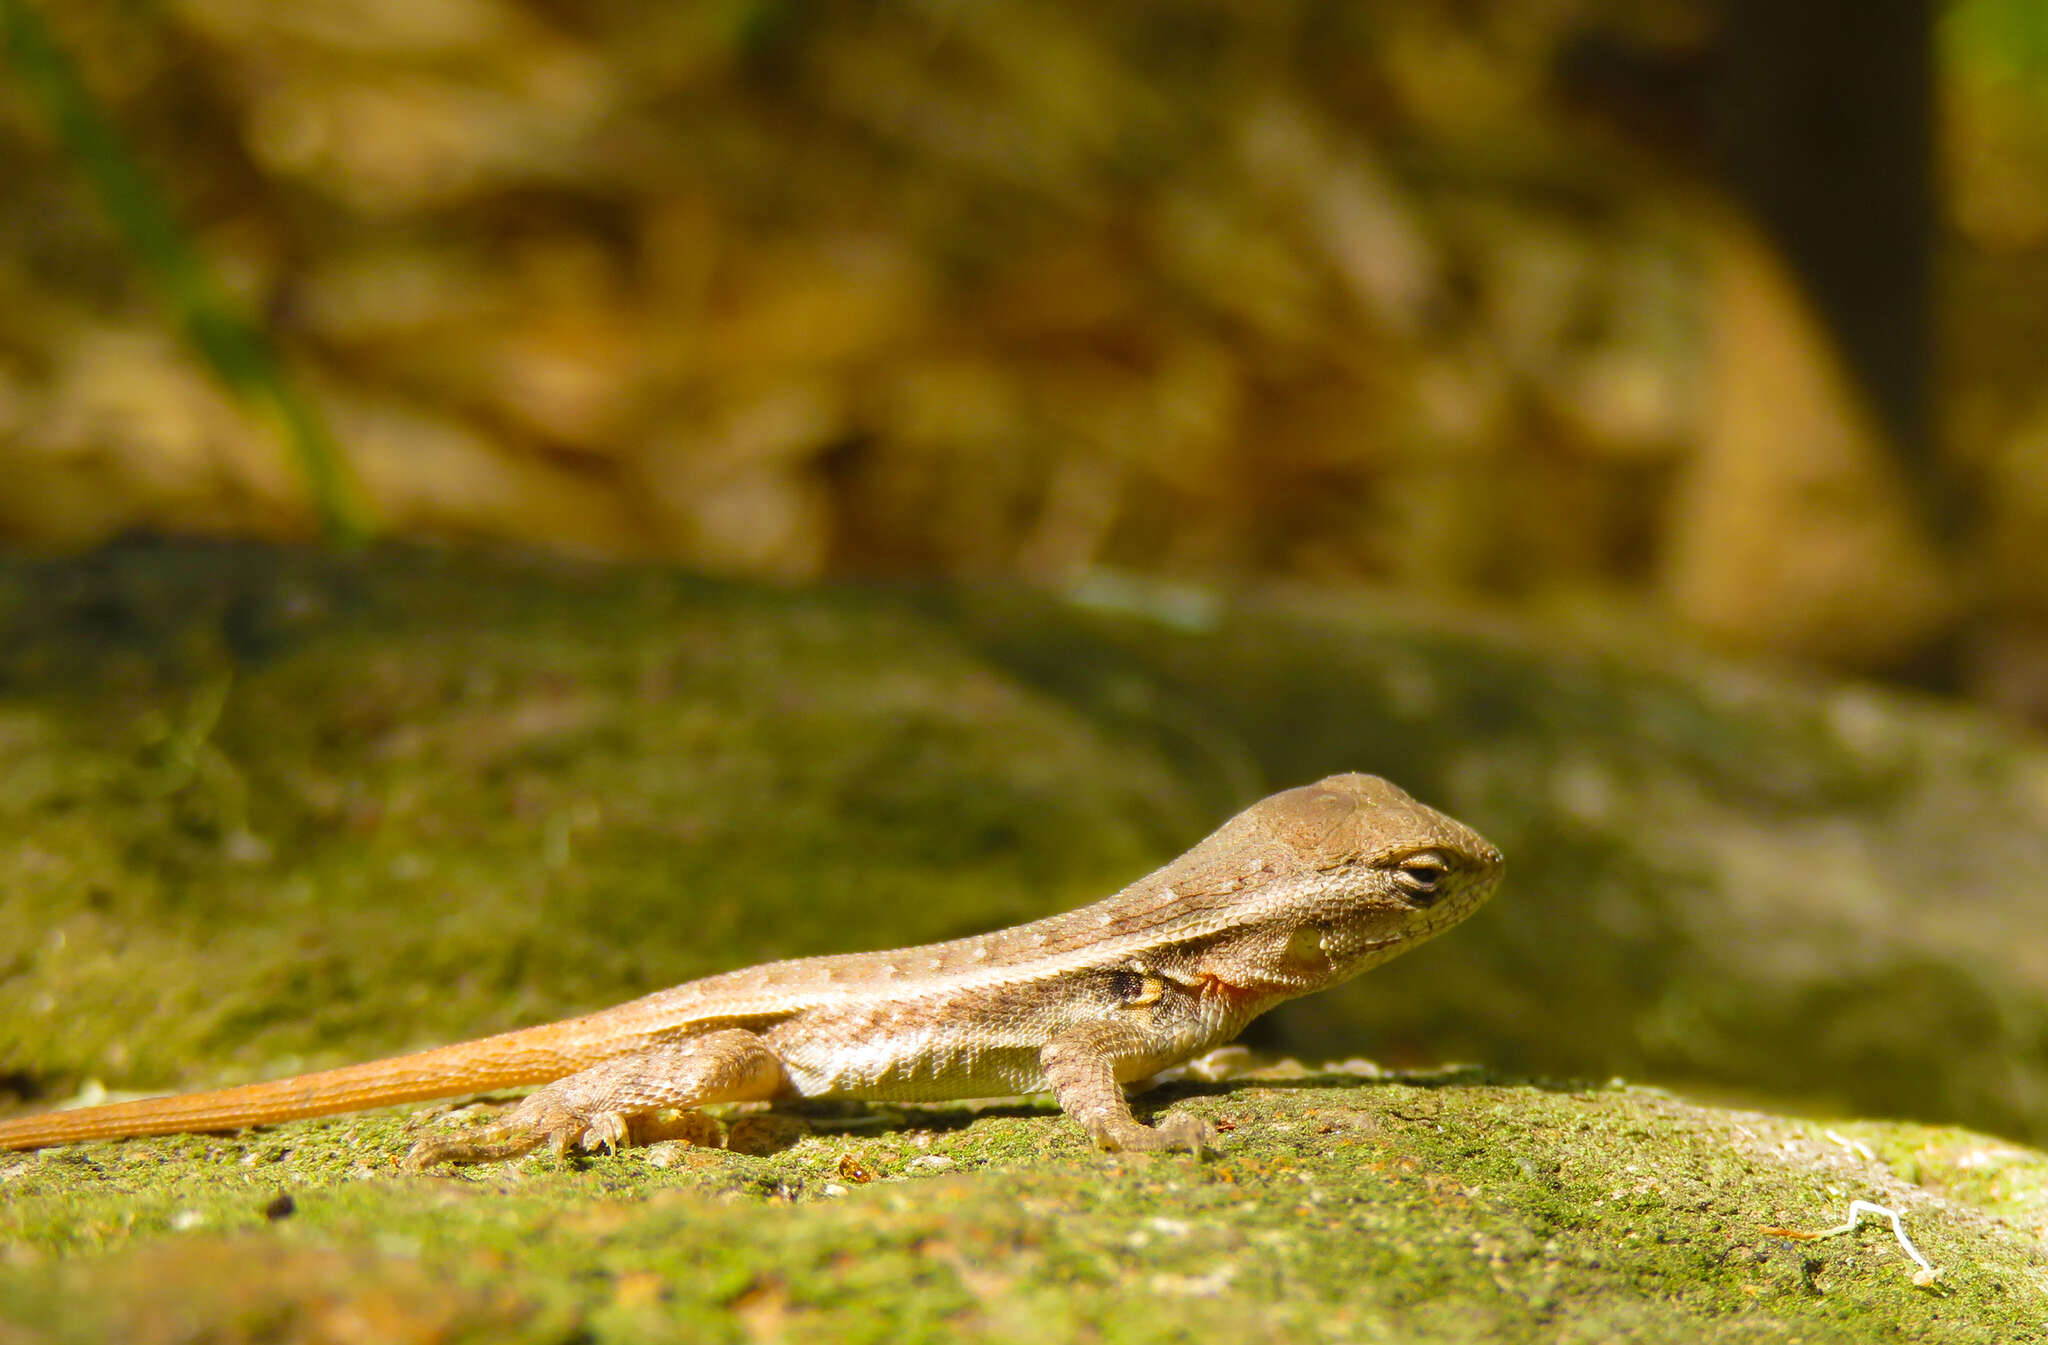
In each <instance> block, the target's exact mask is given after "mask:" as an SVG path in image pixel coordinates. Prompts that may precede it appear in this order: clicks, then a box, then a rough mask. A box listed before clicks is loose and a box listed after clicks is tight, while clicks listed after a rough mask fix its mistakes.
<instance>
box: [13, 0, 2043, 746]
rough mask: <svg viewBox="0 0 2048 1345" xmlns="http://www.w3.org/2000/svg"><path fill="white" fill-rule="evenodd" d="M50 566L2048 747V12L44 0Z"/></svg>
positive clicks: (33, 288)
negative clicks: (1015, 605)
mask: <svg viewBox="0 0 2048 1345" xmlns="http://www.w3.org/2000/svg"><path fill="white" fill-rule="evenodd" d="M0 14H4V15H5V19H6V30H7V52H8V62H9V64H8V70H9V72H10V76H11V77H10V78H8V79H5V80H0V155H4V156H5V162H6V163H7V164H8V171H7V172H6V173H5V174H4V175H0V211H4V212H5V218H6V219H7V220H8V221H9V222H10V227H9V228H8V229H6V230H5V231H4V232H0V473H4V477H0V479H4V482H5V484H4V487H0V544H4V545H6V546H8V547H11V548H14V549H17V550H32V551H65V550H72V549H78V548H84V547H89V546H92V545H93V544H95V543H98V542H101V541H103V540H105V539H108V538H110V537H113V536H115V535H118V534H122V533H126V532H131V531H137V530H141V531H149V532H156V533H168V534H188V535H189V534H213V535H236V536H255V537H264V538H284V539H290V538H312V537H315V536H318V535H320V533H321V531H322V529H323V527H324V528H326V529H327V530H328V531H329V532H330V533H332V534H341V535H346V534H350V533H363V532H370V531H381V532H386V533H390V534H396V535H404V536H414V537H419V536H430V537H441V538H451V539H471V540H481V539H500V540H505V541H510V542H515V543H518V544H522V545H526V546H532V547H538V548H543V549H551V550H559V551H563V552H569V553H575V554H578V555H584V556H595V557H613V558H621V559H646V560H658V561H665V562H676V563H680V564H682V565H685V566H688V567H693V568H697V569H701V570H705V571H709V572H714V573H723V574H730V575H740V576H750V577H763V578H769V579H774V580H787V581H803V580H811V579H817V578H821V577H830V576H878V575H881V576H889V575H903V574H920V575H921V574H933V573H937V574H946V575H975V576H981V575H1021V576H1027V577H1031V578H1036V579H1048V580H1053V581H1064V580H1068V579H1071V578H1074V577H1077V576H1080V575H1084V574H1087V573H1089V572H1091V571H1097V570H1101V569H1104V568H1113V569H1118V570H1126V571H1136V572H1141V573H1149V574H1156V575H1161V576H1168V577H1174V578H1182V579H1194V580H1235V579H1238V578H1243V577H1251V576H1284V577H1291V578H1300V579H1304V580H1315V581H1329V580H1340V581H1369V582H1373V583H1377V584H1382V585H1387V586H1391V587H1395V588H1401V589H1407V590H1412V591H1415V592H1418V593H1420V594H1422V595H1425V596H1428V597H1434V596H1437V595H1445V596H1450V597H1456V598H1459V599H1479V600H1483V601H1488V602H1494V603H1502V604H1512V605H1515V606H1519V607H1521V608H1523V609H1525V610H1527V611H1529V612H1531V613H1533V614H1535V615H1537V616H1538V617H1540V618H1545V619H1556V620H1559V621H1569V622H1585V621H1595V622H1599V621H1606V620H1610V619H1616V618H1618V617H1626V618H1627V619H1629V620H1632V621H1648V622H1650V623H1652V625H1653V627H1654V626H1657V625H1663V626H1668V627H1669V628H1671V629H1672V630H1674V631H1679V632H1685V633H1689V634H1691V635H1694V636H1700V637H1704V638H1706V639H1708V640H1710V641H1713V642H1716V643H1718V644H1720V645H1722V646H1724V647H1729V648H1734V649H1740V650H1748V651H1762V652H1767V653H1774V654H1778V655H1783V656H1787V657H1790V658H1794V659H1799V660H1805V661H1812V662H1818V663H1822V664H1826V665H1831V666H1835V667H1839V668H1846V669H1852V670H1858V671H1865V672H1877V673H1882V674H1887V675H1892V676H1896V677H1900V678H1904V679H1908V680H1911V681H1913V682H1916V683H1918V684H1921V685H1927V686H1932V687H1936V688H1939V689H1942V690H1945V691H1951V692H1958V693H1961V694H1965V695H1968V696H1971V697H1975V698H1978V699H1981V700H1984V701H1987V702H1991V703H1993V704H1996V705H1999V706H2002V707H2005V708H2007V709H2011V710H2016V711H2019V712H2022V713H2025V714H2029V715H2033V716H2035V717H2043V716H2048V362H2044V360H2043V358H2042V352H2043V350H2044V349H2048V302H2044V301H2048V10H2044V9H2043V8H2042V7H2041V6H2039V5H2038V4H2035V3H2034V2H2033V0H1950V2H1949V3H1934V2H1933V0H1874V2H1871V3H1865V2H1861V0H1816V2H1815V3H1810V4H1802V5H1797V6H1782V5H1774V4H1770V3H1767V0H1724V3H1719V4H1711V3H1704V0H1700V2H1688V0H1634V2H1631V3H1620V2H1618V0H1617V2H1616V3H1601V2H1600V0H1538V2H1537V3H1528V2H1527V0H1512V2H1510V0H1401V2H1400V3H1390V4H1377V5H1358V4H1346V3H1337V2H1336V0H1269V2H1268V3H1264V4H1261V5H1257V6H1244V5H1236V4H1224V3H1202V2H1201V0H1175V2H1174V3H1165V4H1153V3H1132V4H1123V5H1115V6H1099V5H1082V4H1040V3H1034V4H1019V3H994V2H990V3H981V4H975V5H963V4H954V3H943V2H941V0H927V2H925V3H917V2H915V0H890V2H888V3H870V4H858V5H855V4H816V5H808V4H795V3H788V2H787V0H708V2H706V3H696V4H688V5H675V4H668V3H659V2H657V0H603V2H601V3H594V4H586V5H572V4H565V3H559V0H347V2H346V3H341V2H339V0H295V2H294V3H291V4H285V5H279V4H274V3H268V2H267V0H161V2H148V0H146V2H144V3H135V2H133V0H129V2H126V3H114V2H113V0H66V3H65V4H63V5H61V6H59V5H54V4H48V3H43V2H42V0H0Z"/></svg>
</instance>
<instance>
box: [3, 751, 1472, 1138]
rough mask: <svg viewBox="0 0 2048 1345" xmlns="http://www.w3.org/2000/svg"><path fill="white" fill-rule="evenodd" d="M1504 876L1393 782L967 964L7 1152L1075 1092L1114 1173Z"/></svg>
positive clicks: (194, 1101) (999, 945)
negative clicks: (1139, 1113) (1287, 1007)
mask: <svg viewBox="0 0 2048 1345" xmlns="http://www.w3.org/2000/svg"><path fill="white" fill-rule="evenodd" d="M1500 875H1501V858H1500V852H1499V851H1498V850H1496V849H1494V848H1493V846H1491V845H1489V844H1488V843H1487V842H1486V841H1485V840H1484V839H1482V838H1481V837H1480V836H1479V835H1478V834H1477V833H1475V832H1473V831H1472V830H1471V829H1470V828H1468V827H1466V826H1464V825H1463V824H1461V823H1459V822H1457V821H1454V820H1453V819H1451V818H1449V817H1446V816H1444V815H1443V814H1442V813H1439V812H1436V811H1435V810H1433V809H1431V808H1428V807H1425V806H1424V805H1422V804H1420V803H1417V802H1416V801H1415V800H1414V799H1412V798H1410V797H1408V795H1406V794H1404V793H1402V792H1401V791H1400V790H1399V789H1397V788H1395V787H1394V786H1393V785H1391V784H1388V783H1387V782H1386V781H1384V780H1381V779H1377V778H1375V777H1373V776H1369V775H1335V776H1331V777H1330V778H1329V779H1327V780H1323V781H1321V782H1319V783H1317V784H1313V785H1306V786H1303V787H1301V788H1299V789H1290V790H1287V791H1285V792H1284V793H1280V794H1275V795H1273V796H1272V797H1270V798H1267V799H1264V800H1262V801H1260V802H1259V803H1256V804H1253V805H1252V806H1251V807H1250V808H1247V809H1246V810H1245V811H1244V812H1242V813H1239V814H1238V815H1237V816H1236V817H1234V818H1232V819H1230V821H1228V822H1226V823H1224V824H1223V826H1222V827H1220V828H1219V829H1218V830H1217V831H1216V832H1215V833H1214V834H1213V835H1211V836H1209V837H1208V838H1207V839H1206V840H1204V841H1202V842H1201V843H1200V844H1199V845H1197V846H1195V848H1194V849H1192V850H1190V851H1188V852H1187V853H1186V854H1184V855H1182V856H1181V857H1180V858H1179V859H1176V860H1174V861H1173V862H1172V863H1170V864H1168V865H1167V866H1166V867H1164V868H1162V869H1160V870H1158V871H1157V872H1155V873H1152V874H1150V875H1148V876H1146V877H1144V878H1141V879H1139V880H1138V881H1137V882H1135V883H1133V884H1131V885H1130V886H1129V887H1127V888H1125V889H1124V890H1123V891H1121V892H1118V893H1117V894H1116V895H1115V896H1112V897H1109V898H1106V899H1105V900H1102V901H1099V902H1096V903H1095V904H1093V905H1091V906H1084V907H1082V908H1081V909H1079V910H1076V911H1069V912H1067V913H1065V914H1064V915H1055V916H1052V917H1050V918H1048V919H1044V920H1037V921H1033V922H1032V923H1030V924H1027V925H1018V926H1017V927H1015V928H1013V929H1004V930H997V931H995V932H994V933H990V934H981V935H977V936H975V937H973V938H967V939H956V940H953V941H952V942H950V943H935V944H927V945H925V946H923V947H918V948H904V949H897V950H894V951H891V952H880V953H851V954H843V955H840V956H834V957H807V958H798V959H795V960H793V961H788V962H770V963H766V964H764V965H762V966H758V967H748V968H745V969H744V970H741V971H734V972H727V973H726V974H724V975H722V976H711V977H706V978H705V979H703V980H701V981H691V982H688V983H687V984H684V985H679V986H676V987H675V988H673V989H670V990H663V991H660V992H658V993H656V994H652V995H648V996H646V997H644V998H641V999H636V1000H633V1001H632V1002H630V1003H627V1004H621V1005H619V1006H618V1007H617V1008H613V1009H606V1010H604V1011H602V1012H600V1013H594V1014H589V1015H587V1016H585V1017H582V1018H570V1019H565V1020H563V1021H562V1022H558V1023H548V1024H545V1025H542V1026H538V1027H530V1028H522V1029H520V1030H518V1031H514V1032H506V1033H501V1034H499V1035H497V1036H493V1037H482V1038H479V1039H477V1040H475V1041H467V1042H460V1043H457V1044H455V1045H452V1046H443V1047H439V1048H436V1049H434V1050H430V1051H421V1052H417V1053H415V1054H412V1055H403V1056H396V1057H393V1058H391V1059H388V1060H377V1061H372V1062H370V1063H368V1064H362V1065H351V1066H347V1067H345V1068H342V1069H333V1070H325V1071H322V1072H320V1073H317V1074H302V1075H299V1076H297V1077H295V1078H290V1079H279V1080H276V1081H274V1082H270V1083H258V1084H249V1085H246V1086H244V1087H241V1088H227V1089H222V1090H220V1091H218V1092H211V1093H192V1094H186V1095H183V1096H178V1097H166V1098H150V1099H147V1100H144V1101H139V1102H123V1103H116V1104H114V1105H111V1106H104V1107H86V1108H82V1109H79V1110H76V1111H66V1112H53V1113H49V1114H47V1115H42V1116H28V1117H22V1118H19V1119H17V1120H12V1121H5V1122H0V1148H9V1149H34V1148H40V1147H42V1146H45V1145H51V1144H67V1143H72V1142H74V1141H79V1140H91V1139H113V1138H119V1137H123V1136H130V1135H160V1134H171V1133H178V1132H186V1131H205V1130H225V1129H231V1128H234V1127H238V1126H249V1125H263V1124H267V1123H270V1122H273V1121H288V1120H296V1119H298V1118H301V1117H308V1116H324V1115H329V1114H332V1113H335V1112H345V1111H358V1110H361V1109H363V1108H367V1107H381V1106H387V1105H389V1104H392V1103H397V1102H413V1101H419V1100H422V1099H427V1098H441V1097H449V1096H452V1095H455V1094H460V1093H472V1092H478V1091H481V1090H485V1089H493V1088H502V1087H506V1086H508V1085H514V1084H543V1085H545V1086H544V1087H542V1088H540V1089H538V1090H537V1091H535V1092H533V1093H531V1094H529V1095H528V1096H527V1097H526V1098H525V1099H524V1100H523V1101H521V1102H520V1103H519V1104H518V1105H517V1106H515V1107H514V1108H513V1109H512V1110H511V1111H510V1112H508V1113H507V1114H506V1116H505V1117H504V1119H502V1120H500V1121H498V1122H496V1123H495V1124H492V1125H489V1126H485V1127H482V1128H481V1129H479V1130H477V1131H475V1132H472V1133H469V1134H462V1135H448V1136H433V1137H429V1138H425V1139H422V1140H420V1141H419V1142H418V1143H417V1144H415V1145H414V1146H413V1148H412V1150H411V1152H410V1153H408V1154H407V1155H406V1163H407V1165H408V1166H411V1167H414V1168H422V1167H426V1166H428V1165H430V1164H434V1163H439V1162H456V1163H468V1162H481V1161H484V1160H488V1159H495V1158H505V1157H510V1156H514V1155H517V1154H521V1153H525V1152H527V1151H529V1150H531V1149H534V1148H537V1147H539V1146H540V1145H542V1144H547V1145H550V1146H552V1147H553V1149H554V1150H555V1152H556V1153H558V1154H559V1153H563V1152H566V1151H567V1150H568V1149H569V1148H570V1147H572V1146H575V1147H581V1148H584V1149H596V1148H600V1147H605V1148H616V1147H618V1146H620V1145H622V1144H626V1143H629V1142H630V1141H631V1139H632V1137H633V1134H634V1130H635V1128H636V1126H637V1127H643V1128H644V1127H646V1126H647V1125H648V1124H649V1123H651V1122H652V1121H653V1119H654V1117H655V1115H656V1114H657V1113H659V1112H663V1111H666V1110H669V1109H688V1108H691V1107H696V1106H699V1105H702V1104H704V1103H709V1102H736V1101H772V1100H775V1099H781V1098H798V1097H849V1098H896V1099H903V1100H937V1099H943V1098H963V1097H988V1096H997V1095H1007V1094H1013V1093H1032V1092H1042V1091H1047V1090H1050V1091H1051V1092H1052V1093H1053V1095H1054V1096H1055V1097H1057V1098H1058V1099H1059V1103H1060V1106H1061V1107H1062V1108H1063V1109H1065V1111H1066V1112H1067V1114H1068V1115H1070V1116H1072V1117H1073V1118H1074V1119H1075V1120H1076V1121H1077V1122H1079V1123H1080V1125H1081V1127H1082V1128H1083V1129H1084V1130H1086V1131H1087V1132H1088V1134H1089V1135H1090V1136H1091V1137H1092V1138H1093V1139H1094V1140H1095V1142H1096V1143H1097V1144H1099V1145H1100V1146H1101V1147H1103V1148H1105V1149H1126V1150H1151V1149H1187V1150H1192V1151H1194V1152H1196V1153H1200V1152H1202V1151H1203V1150H1204V1149H1206V1148H1207V1147H1208V1146H1209V1145H1210V1143H1211V1141H1212V1139H1213V1135H1212V1133H1211V1131H1210V1128H1209V1127H1208V1125H1207V1124H1206V1123H1205V1122H1202V1121H1200V1120H1198V1119H1197V1118H1195V1117H1192V1116H1187V1115H1175V1116H1171V1117H1168V1118H1167V1119H1166V1121H1165V1122H1164V1123H1163V1124H1161V1125H1159V1126H1157V1127H1154V1126H1149V1125H1145V1124H1143V1123H1142V1122H1140V1121H1138V1120H1137V1118H1135V1117H1134V1116H1132V1114H1131V1108H1130V1104H1129V1103H1128V1102H1127V1101H1126V1100H1125V1098H1124V1092H1123V1087H1122V1085H1123V1084H1125V1083H1129V1082H1131V1081H1133V1080H1137V1079H1142V1078H1145V1077H1147V1076H1148V1075H1151V1074H1154V1073H1156V1072H1157V1071H1159V1070H1161V1069H1164V1068H1165V1067H1167V1066H1168V1065H1172V1064H1177V1063H1178V1062H1180V1061H1183V1060H1186V1059H1188V1058H1189V1057H1191V1056H1194V1055H1198V1054H1200V1053H1201V1052H1203V1051H1206V1050H1209V1049H1211V1048H1212V1047H1215V1046H1219V1045H1222V1044H1223V1043H1224V1042H1227V1041H1229V1040H1230V1039H1231V1038H1233V1037H1235V1036H1236V1035H1237V1034H1238V1033H1239V1032H1240V1031H1242V1030H1243V1028H1244V1026H1245V1024H1247V1023H1249V1022H1250V1021H1251V1020H1252V1019H1253V1018H1255V1017H1256V1016H1258V1015H1259V1014H1261V1013H1263V1012H1265V1011H1266V1010H1267V1009H1269V1008H1271V1007H1273V1005H1275V1004H1278V1003H1279V1002H1280V1001H1282V1000H1285V999H1292V998H1293V997H1295V996H1297V995H1305V994H1309V993H1312V992H1314V991H1317V990H1323V989H1327V988H1328V987H1330V986H1333V985H1336V984H1338V983H1339V982H1341V981H1345V980H1348V979H1349V978H1351V977H1353V976H1355V975H1357V974H1358V973H1360V972H1362V971H1365V970H1366V969H1367V968H1369V967H1374V966H1377V965H1379V964H1380V963H1382V962H1384V961H1386V960H1387V959H1388V958H1390V957H1394V956H1396V955H1397V954H1400V953H1403V952H1406V951H1407V950H1408V949H1410V948H1413V947H1415V946H1416V945H1417V944H1419V943H1421V942H1423V941H1424V940H1425V939H1428V938H1430V937H1431V936H1432V935H1435V934H1438V933H1441V932H1442V931H1443V930H1445V929H1447V928H1449V927H1450V926H1452V925H1454V924H1456V923H1457V922H1458V921H1460V920H1462V919H1464V918H1465V917H1466V916H1467V915H1470V914H1471V913H1472V912H1473V910H1475V909H1476V908H1477V907H1478V906H1479V905H1480V903H1482V902H1484V901H1485V900H1486V898H1487V897H1488V896H1490V895H1491V894H1492V892H1493V889H1494V887H1495V885H1496V884H1497V883H1498V882H1499V880H1500Z"/></svg>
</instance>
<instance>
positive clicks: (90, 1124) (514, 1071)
mask: <svg viewBox="0 0 2048 1345" xmlns="http://www.w3.org/2000/svg"><path fill="white" fill-rule="evenodd" d="M622 1007H631V1006H622ZM617 1013H618V1011H617V1010H613V1011H610V1012H609V1013H601V1014H592V1015H590V1016H589V1017H586V1018H571V1019H566V1020H564V1021H562V1022H559V1023H545V1024H542V1025H540V1026H537V1027H529V1028H520V1029H518V1030H517V1031H513V1032H504V1033H500V1034H499V1035H497V1036H495V1037H480V1038H478V1039H476V1040H474V1041H466V1042H459V1043H457V1044H455V1045H452V1046H440V1047H435V1048H434V1049H432V1050H427V1051H417V1052H414V1053H413V1054H411V1055H400V1056H392V1057H391V1058H389V1059H386V1060H372V1061H369V1062H367V1063H365V1064H361V1065H347V1066H344V1067H342V1068H340V1069H330V1070H322V1071H320V1072H319V1073H316V1074H300V1075H296V1076H294V1077H292V1078H289V1079H274V1080H271V1081H269V1082H267V1083H252V1084H243V1085H242V1086H240V1087H238V1088H222V1089H219V1090H217V1091H215V1092H210V1093H183V1094H179V1095H176V1096H172V1097H158V1098H141V1099H138V1100H136V1101H133V1102H114V1103H109V1104H107V1105H105V1106H100V1107H79V1108H76V1109H73V1110H70V1111H57V1112H46V1113H44V1114H42V1115H40V1116H22V1117H17V1118H16V1119H14V1120H11V1121H0V1149H40V1148H42V1147H43V1146H45V1145H49V1144H71V1143H75V1142H77V1141H80V1140H97V1139H121V1138H125V1137H127V1136H131V1135H175V1134H183V1133H187V1132H193V1131H207V1130H234V1129H238V1128H240V1127H242V1126H251V1125H265V1124H268V1123H269V1122H272V1121H293V1120H299V1119H301V1118H304V1117H308V1116H331V1115H333V1114H334V1113H336V1112H346V1111H359V1110H363V1109H365V1108H369V1107H385V1106H390V1105H392V1104H393V1103H398V1102H420V1101H424V1100H426V1099H428V1098H442V1097H452V1096H454V1095H456V1094H458V1093H475V1092H481V1091H484V1090H486V1089H492V1088H504V1087H510V1086H513V1085H516V1084H536V1083H547V1082H549V1081H550V1080H554V1079H559V1078H561V1077H563V1076H564V1075H567V1074H573V1073H575V1072H576V1071H577V1070H579V1069H583V1068H586V1067H587V1066H589V1065H592V1064H595V1063H596V1062H597V1061H599V1060H602V1059H604V1058H606V1057H608V1056H612V1055H617V1054H620V1053H621V1052H623V1051H629V1050H632V1049H634V1048H635V1046H636V1045H638V1044H643V1043H640V1042H637V1041H636V1040H635V1039H634V1038H633V1037H632V1036H631V1035H630V1034H622V1033H621V1032H620V1031H619V1029H618V1027H617V1026H616V1024H617V1018H616V1015H617ZM607 1029H609V1030H607ZM657 1035H659V1034H656V1033H653V1032H650V1033H647V1034H646V1037H647V1040H648V1041H649V1042H651V1041H652V1040H653V1039H654V1038H655V1037H656V1036H657Z"/></svg>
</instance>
